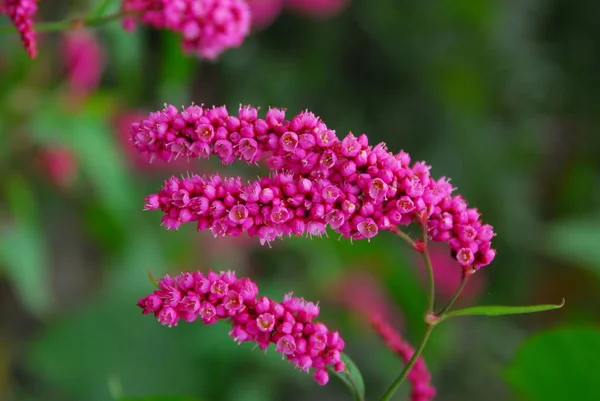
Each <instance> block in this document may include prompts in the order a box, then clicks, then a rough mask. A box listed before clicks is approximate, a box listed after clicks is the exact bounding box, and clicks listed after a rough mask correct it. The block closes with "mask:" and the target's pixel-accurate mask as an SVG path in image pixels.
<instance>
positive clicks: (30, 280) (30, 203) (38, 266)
mask: <svg viewBox="0 0 600 401" xmlns="http://www.w3.org/2000/svg"><path fill="white" fill-rule="evenodd" d="M3 189H4V192H5V197H6V200H7V203H8V205H7V209H8V218H9V221H10V223H9V224H8V226H7V228H6V229H4V230H2V231H0V265H2V266H3V267H4V270H5V273H6V275H7V276H8V278H9V279H10V281H11V282H12V284H13V285H14V287H15V288H16V289H17V293H18V295H19V297H20V298H21V300H22V302H23V305H24V306H25V308H27V310H29V311H30V312H32V313H34V314H37V315H40V314H42V313H44V312H45V311H46V308H47V307H48V306H49V304H50V286H49V282H50V280H49V279H48V272H47V270H46V263H47V255H46V250H45V243H44V237H43V232H42V225H41V222H40V217H39V213H38V210H37V209H38V208H37V204H36V201H35V198H34V195H33V193H32V192H31V189H30V187H29V186H28V185H27V183H26V182H25V180H23V179H22V178H21V177H13V178H11V179H9V180H8V181H7V182H6V184H5V187H4V188H3Z"/></svg>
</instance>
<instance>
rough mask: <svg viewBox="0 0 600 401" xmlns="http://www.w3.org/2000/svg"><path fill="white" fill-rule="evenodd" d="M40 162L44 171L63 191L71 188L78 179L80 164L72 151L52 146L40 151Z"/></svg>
mask: <svg viewBox="0 0 600 401" xmlns="http://www.w3.org/2000/svg"><path fill="white" fill-rule="evenodd" d="M39 162H40V164H41V166H40V167H41V169H42V171H43V172H44V173H45V174H46V176H47V177H48V178H49V179H50V181H52V183H53V184H54V185H56V186H57V187H59V188H61V189H65V188H68V187H70V186H71V185H72V184H73V183H74V181H75V178H76V177H77V168H78V165H79V163H78V162H77V159H76V158H75V155H74V154H73V152H72V151H71V149H69V148H67V147H64V146H51V147H46V148H43V149H42V150H41V151H40V155H39Z"/></svg>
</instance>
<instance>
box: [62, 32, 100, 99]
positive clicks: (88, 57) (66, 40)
mask: <svg viewBox="0 0 600 401" xmlns="http://www.w3.org/2000/svg"><path fill="white" fill-rule="evenodd" d="M63 57H64V63H65V67H66V69H67V79H68V82H69V87H70V90H71V92H72V93H73V94H74V95H75V96H76V97H85V96H86V95H87V94H89V93H90V92H93V91H94V89H96V87H97V86H98V83H99V82H100V77H101V75H102V69H103V67H104V66H103V52H102V48H101V47H100V44H99V43H98V40H97V38H96V36H95V35H94V34H93V33H92V31H89V30H83V29H76V30H74V31H69V32H67V33H65V34H64V36H63Z"/></svg>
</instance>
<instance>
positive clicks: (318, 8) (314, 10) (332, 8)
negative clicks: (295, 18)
mask: <svg viewBox="0 0 600 401" xmlns="http://www.w3.org/2000/svg"><path fill="white" fill-rule="evenodd" d="M285 2H286V7H288V8H289V9H291V10H293V11H296V12H297V13H300V14H305V15H308V16H311V17H316V18H330V17H333V16H335V15H336V14H339V13H340V12H342V11H343V10H344V9H345V8H346V6H347V5H348V3H349V0H285Z"/></svg>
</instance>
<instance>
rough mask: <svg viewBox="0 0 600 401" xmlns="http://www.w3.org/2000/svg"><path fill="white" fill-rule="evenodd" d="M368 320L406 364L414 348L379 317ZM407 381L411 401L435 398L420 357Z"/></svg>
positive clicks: (428, 376) (426, 400)
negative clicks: (409, 387)
mask: <svg viewBox="0 0 600 401" xmlns="http://www.w3.org/2000/svg"><path fill="white" fill-rule="evenodd" d="M369 318H370V320H371V324H372V325H373V327H374V328H375V330H377V333H379V335H380V336H381V338H383V341H384V342H385V343H386V344H387V346H388V347H390V349H391V350H392V351H394V352H396V353H397V354H398V355H400V357H401V358H402V360H403V361H404V363H408V361H409V360H410V359H411V358H412V356H413V355H414V353H415V350H414V348H413V347H411V346H410V344H408V343H407V342H406V341H404V340H402V338H401V337H400V335H399V334H398V332H397V331H396V330H394V328H393V327H392V326H390V325H389V324H388V323H387V322H386V321H385V320H384V319H383V318H381V317H380V316H379V315H376V314H372V315H371V316H370V317H369ZM407 379H408V380H409V381H410V382H411V384H412V391H411V393H410V399H411V401H429V400H431V399H433V397H435V388H434V387H433V386H432V385H431V374H430V373H429V371H428V370H427V366H426V365H425V361H424V360H423V358H422V357H419V359H417V362H416V363H415V364H414V365H413V367H412V369H411V370H410V372H409V373H408V376H407Z"/></svg>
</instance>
